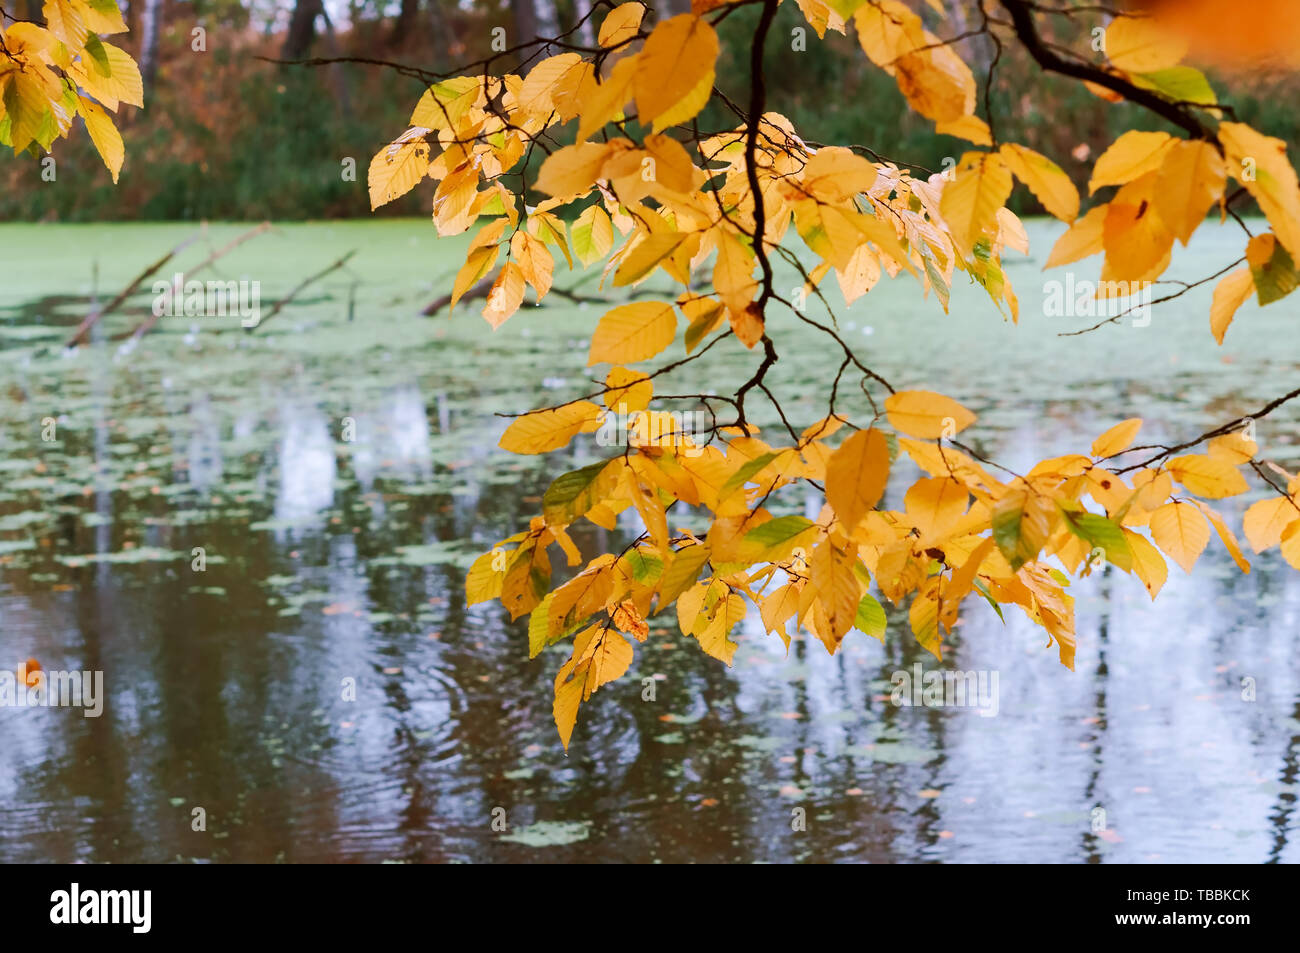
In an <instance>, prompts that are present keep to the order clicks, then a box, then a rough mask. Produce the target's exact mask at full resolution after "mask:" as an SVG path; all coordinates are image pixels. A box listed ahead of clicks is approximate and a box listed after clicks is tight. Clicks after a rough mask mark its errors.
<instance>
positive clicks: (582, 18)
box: [573, 0, 596, 46]
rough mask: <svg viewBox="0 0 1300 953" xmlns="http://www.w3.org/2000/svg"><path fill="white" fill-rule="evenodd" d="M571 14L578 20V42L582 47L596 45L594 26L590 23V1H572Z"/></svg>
mask: <svg viewBox="0 0 1300 953" xmlns="http://www.w3.org/2000/svg"><path fill="white" fill-rule="evenodd" d="M573 12H574V14H575V15H576V16H577V18H578V23H579V24H580V26H579V27H578V42H579V43H581V44H582V45H583V46H595V45H596V25H595V24H594V23H593V22H592V16H591V0H573Z"/></svg>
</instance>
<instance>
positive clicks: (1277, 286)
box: [1250, 241, 1297, 305]
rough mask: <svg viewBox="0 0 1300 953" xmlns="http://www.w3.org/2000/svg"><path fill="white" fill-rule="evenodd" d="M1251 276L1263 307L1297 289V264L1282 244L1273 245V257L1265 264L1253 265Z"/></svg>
mask: <svg viewBox="0 0 1300 953" xmlns="http://www.w3.org/2000/svg"><path fill="white" fill-rule="evenodd" d="M1250 276H1251V278H1253V279H1254V281H1255V294H1256V296H1257V297H1258V299H1259V303H1260V304H1261V305H1265V304H1272V303H1273V302H1274V301H1278V300H1280V299H1282V298H1285V297H1286V296H1287V295H1289V294H1290V293H1291V292H1293V291H1295V289H1296V284H1297V278H1296V271H1295V262H1294V261H1292V260H1291V256H1290V255H1289V254H1288V253H1287V250H1286V249H1285V248H1284V247H1282V243H1281V242H1277V241H1275V242H1274V243H1273V257H1272V258H1270V259H1269V260H1268V261H1266V262H1264V264H1262V265H1260V266H1259V267H1256V266H1255V264H1254V263H1253V262H1252V263H1251V265H1250Z"/></svg>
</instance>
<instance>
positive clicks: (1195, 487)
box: [1166, 453, 1250, 500]
mask: <svg viewBox="0 0 1300 953" xmlns="http://www.w3.org/2000/svg"><path fill="white" fill-rule="evenodd" d="M1166 469H1167V470H1168V471H1169V472H1170V473H1171V474H1173V477H1174V479H1175V480H1177V481H1178V482H1179V483H1181V484H1182V485H1183V486H1185V487H1187V489H1188V490H1190V491H1191V492H1193V493H1195V494H1196V495H1197V496H1203V497H1206V498H1207V499H1211V500H1217V499H1222V498H1223V497H1226V496H1237V495H1238V494H1240V493H1245V492H1246V491H1247V490H1249V489H1250V487H1249V486H1248V485H1247V483H1246V478H1245V477H1243V476H1242V475H1241V471H1240V470H1238V469H1237V468H1236V467H1235V466H1233V465H1232V464H1231V463H1229V462H1228V461H1227V460H1224V459H1223V458H1221V457H1212V456H1210V455H1209V454H1202V453H1190V454H1187V455H1185V456H1181V457H1174V458H1173V459H1172V460H1170V461H1169V462H1168V464H1166Z"/></svg>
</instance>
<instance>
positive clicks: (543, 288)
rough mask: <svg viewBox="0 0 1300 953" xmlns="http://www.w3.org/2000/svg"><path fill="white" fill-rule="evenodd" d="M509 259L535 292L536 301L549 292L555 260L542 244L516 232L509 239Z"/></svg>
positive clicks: (525, 234) (523, 232) (523, 233)
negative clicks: (517, 267)
mask: <svg viewBox="0 0 1300 953" xmlns="http://www.w3.org/2000/svg"><path fill="white" fill-rule="evenodd" d="M510 257H511V258H512V259H513V261H514V262H515V263H516V264H517V265H518V266H519V271H520V273H522V274H523V276H524V280H525V281H526V282H528V283H529V284H530V285H532V286H533V290H535V291H536V292H537V300H538V301H541V300H542V298H544V297H546V292H548V291H550V290H551V274H552V272H553V271H554V270H555V259H554V258H553V257H552V256H551V253H550V251H548V250H547V248H546V246H545V245H544V244H542V242H541V241H540V240H538V239H536V238H534V237H533V236H532V235H529V234H528V233H527V232H525V231H522V230H520V231H517V232H515V234H514V236H513V237H512V238H511V239H510Z"/></svg>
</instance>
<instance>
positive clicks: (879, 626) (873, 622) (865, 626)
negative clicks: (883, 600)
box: [853, 592, 889, 642]
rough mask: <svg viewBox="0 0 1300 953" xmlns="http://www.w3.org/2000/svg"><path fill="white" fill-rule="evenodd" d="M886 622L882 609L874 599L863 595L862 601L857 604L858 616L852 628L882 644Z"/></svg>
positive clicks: (865, 594)
mask: <svg viewBox="0 0 1300 953" xmlns="http://www.w3.org/2000/svg"><path fill="white" fill-rule="evenodd" d="M888 621H889V620H888V619H886V618H885V610H884V607H883V606H881V604H880V603H879V602H877V601H876V597H875V596H873V595H872V594H871V593H869V592H868V593H864V594H863V596H862V601H861V602H859V603H858V614H857V616H856V617H855V618H854V619H853V627H854V628H855V629H858V630H859V631H861V632H865V633H866V634H867V635H869V636H871V637H872V638H873V639H879V640H880V641H881V642H883V641H885V626H886V625H887V624H888Z"/></svg>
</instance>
